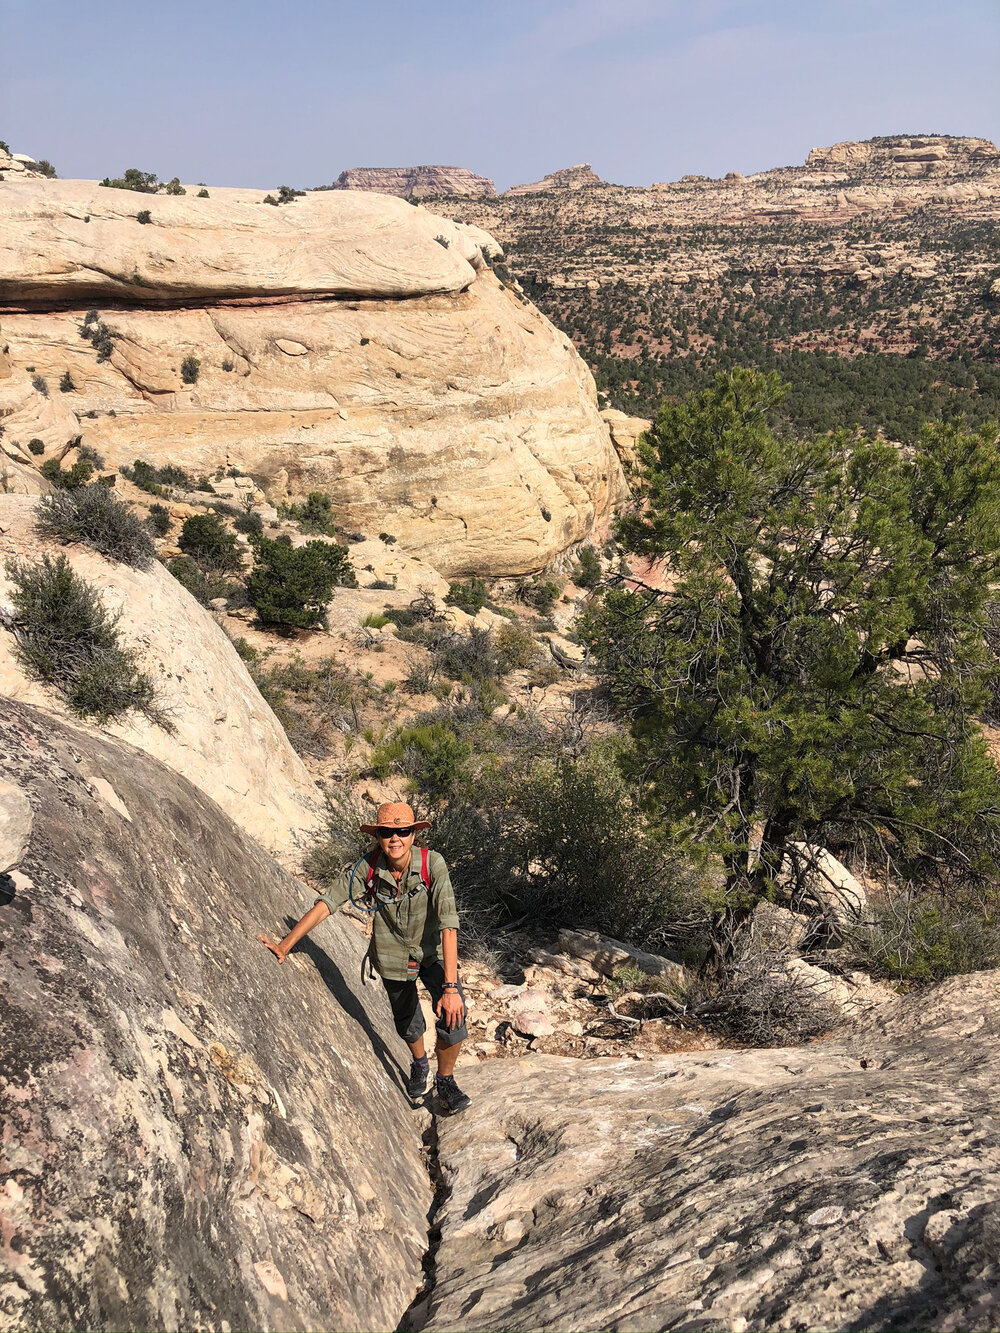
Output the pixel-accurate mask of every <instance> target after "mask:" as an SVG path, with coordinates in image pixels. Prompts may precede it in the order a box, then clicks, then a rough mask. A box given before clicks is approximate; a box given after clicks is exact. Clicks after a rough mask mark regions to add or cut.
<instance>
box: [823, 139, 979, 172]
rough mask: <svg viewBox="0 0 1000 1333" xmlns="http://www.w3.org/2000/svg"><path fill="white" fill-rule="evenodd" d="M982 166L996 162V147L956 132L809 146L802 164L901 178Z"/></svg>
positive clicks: (827, 169) (961, 170) (838, 170)
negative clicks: (824, 146) (809, 148)
mask: <svg viewBox="0 0 1000 1333" xmlns="http://www.w3.org/2000/svg"><path fill="white" fill-rule="evenodd" d="M984 165H991V166H997V165H1000V149H998V148H997V146H996V144H995V143H992V142H991V141H990V140H989V139H969V138H959V137H958V136H956V135H950V134H949V135H941V134H938V135H929V136H928V135H923V136H913V135H910V136H905V135H897V136H895V137H890V138H882V139H868V140H866V141H865V142H863V143H856V142H852V141H847V142H845V143H835V144H833V145H831V146H830V147H829V148H813V149H812V150H811V152H810V153H809V155H808V157H807V158H806V166H807V167H811V168H813V169H814V170H816V171H834V172H842V171H844V170H845V169H846V170H848V171H851V172H861V173H866V172H877V173H878V174H880V175H895V176H902V177H911V178H912V177H917V176H952V175H964V174H965V173H967V172H968V171H970V170H972V169H974V168H976V167H979V166H984Z"/></svg>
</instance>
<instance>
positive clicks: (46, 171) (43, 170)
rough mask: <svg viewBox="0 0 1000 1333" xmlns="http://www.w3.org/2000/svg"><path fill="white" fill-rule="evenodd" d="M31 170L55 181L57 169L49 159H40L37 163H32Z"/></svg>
mask: <svg viewBox="0 0 1000 1333" xmlns="http://www.w3.org/2000/svg"><path fill="white" fill-rule="evenodd" d="M31 168H32V170H33V171H37V172H38V173H39V174H40V175H42V176H47V177H48V179H49V180H55V177H56V169H55V167H54V166H53V165H52V163H51V162H50V161H49V160H48V158H45V157H43V158H39V160H38V161H37V162H32V164H31Z"/></svg>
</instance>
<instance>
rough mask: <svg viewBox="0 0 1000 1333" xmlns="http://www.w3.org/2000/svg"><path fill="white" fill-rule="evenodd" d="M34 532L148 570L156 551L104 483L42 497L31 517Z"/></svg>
mask: <svg viewBox="0 0 1000 1333" xmlns="http://www.w3.org/2000/svg"><path fill="white" fill-rule="evenodd" d="M35 526H36V528H37V529H38V532H39V533H40V534H41V535H42V536H45V537H56V538H58V539H59V540H60V541H64V542H83V543H84V544H85V545H87V546H90V547H92V548H93V549H94V550H95V551H99V552H100V553H101V555H103V556H107V558H108V559H109V560H116V561H118V562H119V563H121V564H124V565H132V566H133V567H134V568H136V569H148V568H149V566H150V565H151V564H152V562H153V558H154V556H155V554H156V552H155V548H154V547H153V543H152V540H151V538H150V535H149V532H148V530H147V528H146V526H145V524H144V523H143V522H142V520H141V519H140V518H138V517H137V516H136V515H135V514H133V513H132V511H131V509H129V507H128V506H127V505H124V504H122V502H121V501H120V500H117V499H115V497H114V495H113V494H112V492H111V490H110V489H109V488H108V487H107V486H101V485H97V486H78V487H75V488H73V489H70V490H60V491H57V492H56V493H55V494H54V495H46V496H43V498H42V500H41V501H40V502H39V505H38V511H37V515H36V519H35Z"/></svg>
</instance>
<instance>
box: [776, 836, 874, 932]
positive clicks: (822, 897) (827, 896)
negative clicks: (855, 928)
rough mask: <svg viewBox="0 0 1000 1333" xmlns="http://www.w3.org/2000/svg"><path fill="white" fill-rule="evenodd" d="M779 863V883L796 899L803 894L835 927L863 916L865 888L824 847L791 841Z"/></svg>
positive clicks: (850, 923) (866, 903)
mask: <svg viewBox="0 0 1000 1333" xmlns="http://www.w3.org/2000/svg"><path fill="white" fill-rule="evenodd" d="M790 848H791V850H790V852H789V854H788V855H787V856H786V857H785V859H784V861H783V862H782V867H781V874H780V876H779V882H780V883H781V884H782V885H784V886H785V887H786V888H788V889H789V890H790V892H791V893H792V895H793V899H794V900H795V901H796V902H798V901H800V900H801V899H802V897H803V896H804V897H805V898H806V900H807V901H809V900H811V901H812V903H813V904H814V905H815V906H816V907H817V908H818V909H819V911H820V912H821V913H822V914H823V915H824V916H826V917H827V918H828V919H829V920H830V921H831V923H832V924H833V925H835V926H850V925H857V923H858V922H859V921H860V920H861V919H862V917H863V916H864V913H865V910H866V908H867V906H868V891H867V890H866V888H865V886H864V885H863V884H862V883H861V881H860V880H859V879H857V878H856V877H855V876H854V875H852V874H851V872H850V871H849V870H848V869H847V867H846V866H844V865H841V863H840V862H839V861H838V860H837V858H836V857H835V856H833V855H832V854H831V853H830V852H828V851H827V850H826V848H825V847H817V846H814V845H813V844H812V843H807V842H793V843H791V844H790Z"/></svg>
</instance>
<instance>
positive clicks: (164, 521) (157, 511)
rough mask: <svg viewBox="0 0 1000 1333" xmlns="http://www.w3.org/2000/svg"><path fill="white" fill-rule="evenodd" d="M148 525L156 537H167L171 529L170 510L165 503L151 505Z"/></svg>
mask: <svg viewBox="0 0 1000 1333" xmlns="http://www.w3.org/2000/svg"><path fill="white" fill-rule="evenodd" d="M146 526H147V527H148V528H149V530H150V532H151V533H152V534H153V536H154V537H165V536H166V535H167V533H168V532H169V531H170V511H169V510H168V509H167V508H166V506H165V505H150V506H149V513H148V514H147V515H146Z"/></svg>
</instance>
